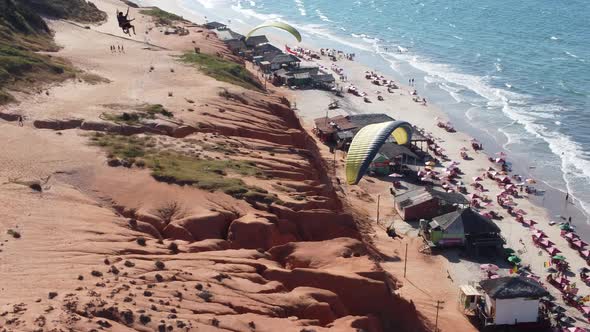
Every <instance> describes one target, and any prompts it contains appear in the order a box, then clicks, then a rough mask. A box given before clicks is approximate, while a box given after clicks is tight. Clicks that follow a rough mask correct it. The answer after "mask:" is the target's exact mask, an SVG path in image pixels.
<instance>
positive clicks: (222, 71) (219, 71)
mask: <svg viewBox="0 0 590 332" xmlns="http://www.w3.org/2000/svg"><path fill="white" fill-rule="evenodd" d="M180 60H181V61H182V62H184V63H187V64H191V65H196V66H198V67H199V69H200V70H201V71H203V73H205V75H208V76H211V77H213V78H215V79H216V80H218V81H222V82H227V83H231V84H235V85H239V86H241V87H244V88H246V89H250V90H257V91H262V90H263V87H262V84H261V83H260V81H258V79H257V78H256V77H254V75H252V73H250V72H249V71H248V70H247V69H246V67H244V66H242V65H240V64H238V63H235V62H233V61H229V60H226V59H222V58H220V57H217V56H213V55H209V54H203V53H193V52H187V53H185V54H184V55H182V56H181V57H180Z"/></svg>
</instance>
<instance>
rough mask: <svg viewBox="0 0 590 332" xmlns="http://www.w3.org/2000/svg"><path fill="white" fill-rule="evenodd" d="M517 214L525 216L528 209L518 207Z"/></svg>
mask: <svg viewBox="0 0 590 332" xmlns="http://www.w3.org/2000/svg"><path fill="white" fill-rule="evenodd" d="M514 212H515V213H516V214H521V215H523V216H526V211H525V210H523V209H517V210H516V211H514Z"/></svg>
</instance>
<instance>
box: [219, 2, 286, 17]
mask: <svg viewBox="0 0 590 332" xmlns="http://www.w3.org/2000/svg"><path fill="white" fill-rule="evenodd" d="M231 9H233V10H234V11H237V12H239V13H240V14H242V15H244V16H245V17H248V18H256V19H258V20H261V21H272V20H280V19H281V17H282V16H281V15H277V14H261V13H258V12H256V11H254V10H253V9H250V8H242V6H241V5H240V4H239V3H238V5H232V6H231Z"/></svg>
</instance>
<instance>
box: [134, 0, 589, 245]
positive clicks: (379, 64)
mask: <svg viewBox="0 0 590 332" xmlns="http://www.w3.org/2000/svg"><path fill="white" fill-rule="evenodd" d="M138 3H139V4H142V5H157V6H160V7H162V8H163V9H166V10H169V11H172V12H178V13H182V14H184V15H185V16H187V17H189V18H190V19H191V20H193V21H195V22H197V23H202V22H205V21H206V20H209V21H213V20H216V19H219V20H221V21H222V22H226V21H227V22H228V25H229V26H230V28H232V29H233V30H235V31H238V32H241V33H245V32H247V29H248V27H250V26H252V25H249V24H247V22H246V21H247V20H251V21H256V22H257V23H260V22H262V21H263V20H265V19H269V18H272V17H273V16H272V15H262V14H256V13H254V12H253V11H251V10H249V9H242V12H244V13H246V14H247V15H249V16H248V17H241V18H240V17H238V15H240V13H239V12H237V11H235V10H234V9H232V8H221V10H216V11H215V12H213V11H211V8H212V6H213V5H211V4H209V6H210V7H211V8H207V6H206V4H207V3H205V5H204V3H203V2H199V3H195V4H194V6H200V7H201V8H200V9H202V10H203V13H197V12H196V11H195V10H194V9H191V8H188V7H187V6H186V4H184V1H182V0H166V1H153V0H141V1H138ZM216 9H219V8H216ZM232 14H233V16H230V17H226V16H227V15H232ZM302 32H303V33H304V34H307V35H310V33H309V32H311V31H309V30H308V29H307V28H305V29H303V30H302ZM264 33H265V34H267V36H268V37H269V39H270V40H271V42H272V43H273V44H275V45H277V46H279V48H282V46H283V45H286V44H291V46H293V45H294V44H293V43H292V41H291V40H290V39H289V36H287V35H285V34H283V33H276V32H274V31H272V30H271V31H268V30H267V31H264ZM300 46H302V47H305V48H309V49H315V50H317V49H319V48H336V49H341V50H344V51H345V52H348V53H352V52H357V57H356V62H357V63H362V64H363V65H364V67H365V68H366V69H368V70H376V71H378V72H381V73H383V74H384V75H385V76H387V77H390V78H392V79H394V80H395V81H397V82H400V83H401V84H402V85H404V86H406V83H407V79H408V78H409V77H414V75H422V74H424V73H423V72H422V71H420V70H418V69H416V68H413V67H411V66H410V65H409V64H404V63H403V62H398V63H397V64H396V65H394V64H393V63H392V62H391V61H390V60H387V59H385V58H384V56H383V55H384V54H385V52H383V51H382V50H380V51H379V52H376V51H375V50H373V49H371V48H368V47H363V46H362V45H360V44H357V43H351V42H349V41H346V40H344V39H342V38H337V37H335V36H333V35H328V34H326V35H324V34H323V32H320V31H314V35H312V36H311V38H306V39H305V40H304V41H303V42H302V43H301V45H300ZM393 67H395V68H393ZM416 77H417V78H416V88H417V89H418V92H419V93H420V94H421V95H422V96H425V97H426V98H427V99H428V100H429V102H430V104H431V105H437V106H438V107H439V108H440V110H441V111H442V112H443V113H444V114H445V116H446V117H448V118H449V119H450V120H451V121H452V122H453V124H454V125H455V127H456V128H457V129H458V130H459V131H461V132H464V133H466V134H469V135H470V136H471V137H474V138H476V139H478V140H479V141H480V142H482V143H483V144H484V147H485V150H486V151H487V152H488V153H489V154H490V155H493V154H495V153H498V152H506V153H508V156H509V162H513V164H514V173H515V174H521V175H523V176H524V177H532V178H535V179H536V180H538V181H539V183H538V184H537V188H538V189H539V190H540V191H544V192H545V197H544V198H543V197H539V198H538V199H534V200H533V202H534V203H535V204H536V205H538V206H540V207H543V208H546V209H547V210H548V215H549V216H550V218H552V219H555V220H556V221H557V220H558V219H559V217H558V216H564V217H566V218H567V217H570V216H571V217H572V219H573V221H574V224H576V225H577V226H582V227H580V228H579V232H581V233H582V234H583V236H584V237H589V236H590V215H589V214H588V213H587V212H586V211H585V209H584V207H583V206H581V201H580V200H578V199H576V198H575V194H574V193H571V192H570V197H572V198H573V199H574V203H576V204H575V205H568V209H567V210H564V209H563V207H562V206H561V204H554V203H553V202H559V201H561V199H562V198H563V197H565V195H566V192H565V190H564V189H560V188H557V187H556V186H555V185H552V184H551V183H549V182H548V181H547V180H546V179H545V178H546V177H544V176H543V175H547V174H539V171H538V170H537V169H538V167H536V166H539V164H543V163H545V161H543V160H534V159H532V158H531V156H530V155H528V154H524V155H523V154H521V153H513V151H511V150H510V149H509V148H508V149H507V148H506V147H507V145H509V144H510V142H509V138H508V136H506V134H504V133H503V132H504V131H505V129H504V128H502V127H494V128H488V127H486V126H475V125H473V124H472V120H471V119H470V116H469V112H470V108H469V107H467V106H465V105H461V104H458V103H452V101H454V100H453V99H452V98H451V94H450V93H449V92H448V91H443V90H441V89H439V88H436V89H434V88H433V86H432V84H431V83H429V82H428V81H427V80H424V79H423V78H422V77H421V76H416ZM563 181H565V182H566V183H567V180H566V179H565V177H564V178H563Z"/></svg>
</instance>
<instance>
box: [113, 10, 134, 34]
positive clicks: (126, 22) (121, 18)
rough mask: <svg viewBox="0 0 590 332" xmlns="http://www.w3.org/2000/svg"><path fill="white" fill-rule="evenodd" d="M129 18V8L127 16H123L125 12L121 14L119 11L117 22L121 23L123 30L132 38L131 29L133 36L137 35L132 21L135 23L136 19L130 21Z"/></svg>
mask: <svg viewBox="0 0 590 332" xmlns="http://www.w3.org/2000/svg"><path fill="white" fill-rule="evenodd" d="M128 17H129V7H127V13H126V14H125V15H123V12H120V11H119V10H118V9H117V21H119V27H120V28H121V29H123V32H124V33H126V34H128V35H129V36H131V33H130V32H129V29H133V34H134V35H136V33H135V26H134V25H132V24H131V21H133V20H135V19H131V20H130V19H129V18H128Z"/></svg>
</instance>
